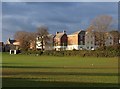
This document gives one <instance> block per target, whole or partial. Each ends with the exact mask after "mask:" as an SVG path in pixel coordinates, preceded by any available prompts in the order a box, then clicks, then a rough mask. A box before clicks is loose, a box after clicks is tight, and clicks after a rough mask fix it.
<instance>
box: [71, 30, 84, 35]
mask: <svg viewBox="0 0 120 89" xmlns="http://www.w3.org/2000/svg"><path fill="white" fill-rule="evenodd" d="M81 31H83V30H79V31H77V32H74V33H72V34H70V35H76V34H79V33H80V32H81Z"/></svg>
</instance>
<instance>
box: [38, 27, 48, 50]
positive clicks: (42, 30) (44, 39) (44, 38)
mask: <svg viewBox="0 0 120 89" xmlns="http://www.w3.org/2000/svg"><path fill="white" fill-rule="evenodd" d="M36 34H37V36H39V37H40V38H41V43H42V50H43V46H44V45H45V44H47V43H48V40H49V37H48V35H49V32H48V28H47V27H46V26H41V27H38V28H37V33H36Z"/></svg>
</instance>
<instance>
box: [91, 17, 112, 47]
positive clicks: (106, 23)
mask: <svg viewBox="0 0 120 89" xmlns="http://www.w3.org/2000/svg"><path fill="white" fill-rule="evenodd" d="M113 22H114V20H113V18H112V17H111V16H108V15H101V16H97V17H96V18H95V19H93V21H92V23H91V25H92V26H93V28H94V29H92V31H94V33H95V39H96V40H97V41H98V45H99V46H100V47H101V46H105V38H106V37H105V36H106V35H105V33H106V32H107V31H110V30H111V29H112V25H113Z"/></svg>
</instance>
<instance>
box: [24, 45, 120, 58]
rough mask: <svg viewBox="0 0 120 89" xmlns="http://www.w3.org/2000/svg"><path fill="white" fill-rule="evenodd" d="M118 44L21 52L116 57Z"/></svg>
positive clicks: (118, 48)
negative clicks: (90, 48) (90, 47)
mask: <svg viewBox="0 0 120 89" xmlns="http://www.w3.org/2000/svg"><path fill="white" fill-rule="evenodd" d="M119 50H120V46H119V45H115V46H108V47H101V48H98V49H96V50H91V51H90V50H66V51H55V50H47V51H44V52H43V51H37V50H29V51H23V52H22V54H27V55H36V54H37V55H48V56H81V57H90V56H93V57H118V56H120V51H119Z"/></svg>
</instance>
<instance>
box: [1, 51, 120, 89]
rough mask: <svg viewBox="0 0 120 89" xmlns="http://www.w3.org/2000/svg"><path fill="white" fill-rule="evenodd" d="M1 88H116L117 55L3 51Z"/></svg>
mask: <svg viewBox="0 0 120 89" xmlns="http://www.w3.org/2000/svg"><path fill="white" fill-rule="evenodd" d="M2 59H3V60H2V67H3V69H2V71H3V76H2V78H3V87H116V86H117V85H118V58H95V57H53V56H33V55H28V56H27V55H9V54H5V53H4V54H3V58H2Z"/></svg>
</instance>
